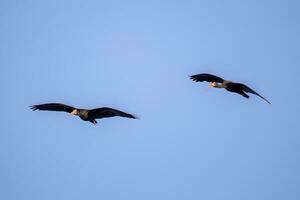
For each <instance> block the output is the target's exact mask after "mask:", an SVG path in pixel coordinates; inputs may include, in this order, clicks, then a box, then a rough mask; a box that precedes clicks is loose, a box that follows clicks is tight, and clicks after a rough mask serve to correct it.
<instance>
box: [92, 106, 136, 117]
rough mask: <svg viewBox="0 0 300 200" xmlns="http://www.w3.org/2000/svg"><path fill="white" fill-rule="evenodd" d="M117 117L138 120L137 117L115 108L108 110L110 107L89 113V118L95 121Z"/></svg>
mask: <svg viewBox="0 0 300 200" xmlns="http://www.w3.org/2000/svg"><path fill="white" fill-rule="evenodd" d="M116 116H119V117H127V118H132V119H137V117H135V116H134V115H131V114H129V113H125V112H123V111H120V110H116V109H113V108H108V107H103V108H96V109H92V110H90V112H89V117H90V118H94V119H101V118H108V117H116Z"/></svg>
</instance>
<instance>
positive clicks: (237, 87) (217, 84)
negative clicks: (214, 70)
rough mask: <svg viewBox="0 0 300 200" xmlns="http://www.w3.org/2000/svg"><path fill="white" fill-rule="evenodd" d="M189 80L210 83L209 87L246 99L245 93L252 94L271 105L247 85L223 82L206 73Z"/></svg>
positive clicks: (247, 96)
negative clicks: (222, 89)
mask: <svg viewBox="0 0 300 200" xmlns="http://www.w3.org/2000/svg"><path fill="white" fill-rule="evenodd" d="M190 78H191V79H192V80H193V81H196V82H203V81H207V82H210V85H211V87H214V88H224V89H226V90H227V91H229V92H234V93H237V94H239V95H242V96H243V97H245V98H247V99H248V98H249V95H248V94H246V93H252V94H255V95H257V96H259V97H260V98H262V99H263V100H265V101H266V102H267V103H269V104H271V103H270V102H269V101H268V100H267V99H266V98H264V97H263V96H261V95H260V94H258V93H257V92H255V91H254V90H252V89H251V88H250V87H248V86H247V85H245V84H242V83H235V82H232V81H228V80H224V79H223V78H220V77H218V76H215V75H212V74H206V73H203V74H196V75H193V76H191V77H190Z"/></svg>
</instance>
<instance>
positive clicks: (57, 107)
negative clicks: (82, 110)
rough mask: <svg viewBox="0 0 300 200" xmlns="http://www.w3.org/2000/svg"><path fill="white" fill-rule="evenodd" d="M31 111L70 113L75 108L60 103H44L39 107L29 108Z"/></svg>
mask: <svg viewBox="0 0 300 200" xmlns="http://www.w3.org/2000/svg"><path fill="white" fill-rule="evenodd" d="M30 108H31V109H32V110H33V111H35V110H47V111H63V112H68V113H71V112H72V111H73V110H74V109H75V108H74V107H72V106H68V105H65V104H61V103H46V104H40V105H33V106H31V107H30Z"/></svg>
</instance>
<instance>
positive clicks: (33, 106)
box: [29, 105, 37, 111]
mask: <svg viewBox="0 0 300 200" xmlns="http://www.w3.org/2000/svg"><path fill="white" fill-rule="evenodd" d="M29 109H31V110H32V111H36V110H37V108H36V106H35V105H32V106H29Z"/></svg>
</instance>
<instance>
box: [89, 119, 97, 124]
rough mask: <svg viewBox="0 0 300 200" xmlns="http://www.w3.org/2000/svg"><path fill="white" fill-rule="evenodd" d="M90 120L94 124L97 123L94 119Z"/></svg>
mask: <svg viewBox="0 0 300 200" xmlns="http://www.w3.org/2000/svg"><path fill="white" fill-rule="evenodd" d="M90 122H91V123H93V124H94V125H96V124H97V123H98V122H97V121H96V120H95V119H93V120H91V121H90Z"/></svg>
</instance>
